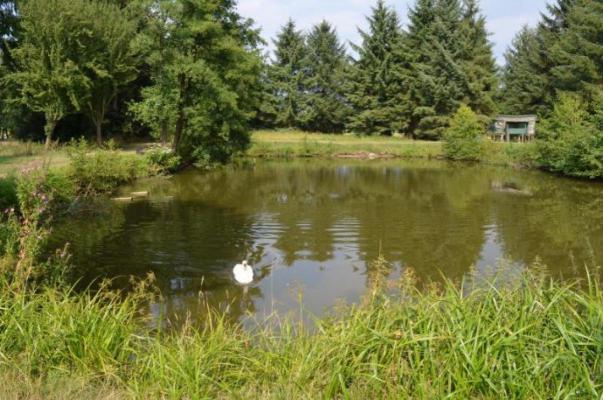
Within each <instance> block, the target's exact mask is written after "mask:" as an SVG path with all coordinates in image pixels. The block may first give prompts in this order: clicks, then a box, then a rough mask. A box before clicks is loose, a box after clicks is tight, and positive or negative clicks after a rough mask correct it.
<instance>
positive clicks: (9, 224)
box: [0, 209, 21, 275]
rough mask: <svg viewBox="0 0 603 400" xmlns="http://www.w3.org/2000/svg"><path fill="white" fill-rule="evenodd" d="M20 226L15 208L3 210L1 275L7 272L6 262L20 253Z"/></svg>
mask: <svg viewBox="0 0 603 400" xmlns="http://www.w3.org/2000/svg"><path fill="white" fill-rule="evenodd" d="M20 228H21V224H20V223H19V219H18V217H17V215H16V214H15V211H14V209H6V210H3V211H2V214H1V215H0V275H4V274H5V273H6V270H7V269H8V268H7V265H6V264H10V261H12V260H14V259H15V258H16V257H17V255H18V252H19V239H20V236H19V235H20V232H21V229H20ZM7 261H8V262H7Z"/></svg>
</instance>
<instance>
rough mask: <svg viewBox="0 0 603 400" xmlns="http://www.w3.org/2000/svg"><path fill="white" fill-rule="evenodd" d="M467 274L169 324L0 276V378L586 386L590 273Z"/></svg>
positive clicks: (203, 389)
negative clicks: (277, 318) (271, 317)
mask: <svg viewBox="0 0 603 400" xmlns="http://www.w3.org/2000/svg"><path fill="white" fill-rule="evenodd" d="M472 282H473V281H471V280H467V281H466V282H465V283H464V284H460V285H455V284H453V283H451V282H446V283H445V284H444V285H440V286H434V285H432V286H429V287H428V288H427V289H422V290H419V289H417V287H416V285H415V284H414V282H413V279H412V275H409V274H405V275H404V277H403V278H402V279H401V281H400V282H399V285H397V289H396V290H393V289H392V288H388V289H387V290H385V289H384V288H383V287H380V286H379V285H375V286H371V290H369V293H368V294H367V298H366V299H365V301H363V302H362V303H361V304H359V305H356V306H350V307H348V308H347V309H344V310H341V312H340V313H338V314H337V316H334V317H332V318H326V319H323V320H318V321H316V326H315V328H314V329H312V330H308V329H305V328H304V326H303V325H301V323H296V322H292V321H281V324H280V325H279V327H278V328H274V327H272V328H270V329H268V328H265V329H264V328H258V329H256V330H253V331H246V330H243V329H242V328H241V327H240V326H238V325H231V324H228V323H226V322H225V321H224V320H223V319H221V318H219V317H210V319H209V320H208V321H207V324H206V326H205V327H204V328H202V329H195V328H193V327H185V328H184V329H182V330H181V331H177V332H174V331H172V332H162V331H155V330H153V329H151V328H150V327H149V326H148V325H147V324H144V323H143V322H142V320H141V319H140V317H139V310H140V309H141V303H140V301H141V298H140V297H137V296H140V295H132V296H127V297H125V299H120V298H119V297H117V296H110V295H102V294H97V295H89V294H75V293H73V292H70V291H66V290H59V289H46V290H42V291H40V292H39V293H37V294H36V295H31V296H28V295H26V294H23V293H20V292H14V291H11V290H10V289H7V287H6V285H4V286H2V287H1V288H0V308H1V309H2V310H3V312H2V313H1V314H0V377H4V376H6V377H10V376H14V374H15V371H19V373H20V374H21V375H20V376H21V379H25V380H26V381H28V382H35V383H36V385H32V386H31V387H32V390H33V391H35V390H38V389H36V388H40V387H43V388H44V390H45V391H46V392H45V393H46V394H48V395H49V397H51V396H50V395H51V394H52V393H55V395H56V393H60V392H61V390H62V387H65V386H55V387H53V386H52V385H53V382H61V385H65V384H66V383H65V382H66V381H67V382H72V384H71V385H67V386H66V387H81V388H82V391H83V390H85V388H90V387H99V388H103V390H108V391H110V392H111V393H113V395H115V396H117V398H141V399H142V398H170V399H182V398H191V399H196V398H233V397H234V398H236V397H249V396H250V397H252V398H284V397H292V398H358V399H365V398H444V397H448V398H458V399H466V398H483V399H499V398H516V399H538V398H542V399H548V398H599V396H600V395H601V393H603V376H602V374H601V368H602V364H601V363H602V362H603V358H602V357H603V336H602V335H603V334H602V333H601V332H603V295H602V294H601V290H600V287H599V285H598V283H597V281H595V280H590V281H588V282H587V284H586V285H584V286H583V287H582V288H581V287H579V286H578V285H577V283H572V284H560V283H557V282H555V281H553V280H551V279H549V278H544V277H543V276H541V275H537V274H533V273H526V274H525V275H524V276H523V277H522V278H521V279H520V280H519V281H518V282H516V284H514V285H503V284H502V283H500V282H499V284H497V283H496V282H491V281H488V283H484V282H482V283H480V284H473V283H472ZM386 292H387V294H386ZM139 293H142V292H139ZM82 382H85V383H84V384H82ZM78 385H79V386H78ZM30 394H31V393H30ZM78 394H79V393H75V394H74V398H77V396H78Z"/></svg>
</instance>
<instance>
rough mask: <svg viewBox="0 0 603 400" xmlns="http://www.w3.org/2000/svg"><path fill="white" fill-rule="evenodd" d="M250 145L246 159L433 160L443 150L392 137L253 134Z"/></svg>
mask: <svg viewBox="0 0 603 400" xmlns="http://www.w3.org/2000/svg"><path fill="white" fill-rule="evenodd" d="M251 142H252V146H251V149H250V150H249V152H248V155H249V156H251V157H259V158H293V157H356V158H369V157H404V158H436V157H440V156H441V155H442V146H441V143H439V142H427V141H414V140H408V139H403V138H395V137H380V136H355V135H329V134H322V133H307V132H301V131H287V130H283V131H266V130H263V131H256V132H253V134H252V136H251ZM370 153H372V156H371V155H370Z"/></svg>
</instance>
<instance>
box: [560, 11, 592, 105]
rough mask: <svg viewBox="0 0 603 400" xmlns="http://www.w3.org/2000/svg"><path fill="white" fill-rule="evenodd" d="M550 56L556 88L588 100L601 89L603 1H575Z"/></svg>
mask: <svg viewBox="0 0 603 400" xmlns="http://www.w3.org/2000/svg"><path fill="white" fill-rule="evenodd" d="M551 58H552V59H553V61H554V64H555V66H554V67H553V69H552V75H553V82H554V84H555V88H556V89H558V90H562V91H569V92H576V93H578V94H580V95H581V96H583V97H584V98H585V99H586V100H587V101H588V102H589V103H592V101H593V99H595V98H597V97H598V96H599V94H600V93H601V92H603V0H577V1H576V2H575V3H574V6H573V7H572V8H571V10H570V12H569V14H568V17H567V28H566V29H565V30H564V31H563V32H562V33H561V35H560V37H559V41H558V42H557V43H556V44H555V46H553V48H552V51H551Z"/></svg>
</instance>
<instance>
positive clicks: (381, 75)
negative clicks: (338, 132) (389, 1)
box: [348, 0, 408, 135]
mask: <svg viewBox="0 0 603 400" xmlns="http://www.w3.org/2000/svg"><path fill="white" fill-rule="evenodd" d="M367 21H368V23H369V30H368V31H366V32H365V31H363V30H360V29H359V33H360V36H361V38H362V44H361V45H360V46H358V45H352V46H353V48H354V50H356V52H357V53H358V58H357V60H356V61H355V62H354V65H353V66H352V68H351V73H350V76H349V82H348V99H349V101H350V103H351V104H352V106H353V109H354V113H353V114H352V117H351V121H350V123H349V124H348V127H349V129H350V130H352V131H354V132H359V133H362V134H387V135H391V134H392V133H394V132H397V131H401V130H403V129H405V128H406V125H407V123H406V121H405V116H406V114H407V112H406V108H407V106H408V100H407V99H406V98H405V94H406V90H405V83H406V82H404V81H403V73H402V72H403V68H404V64H403V63H404V59H403V53H402V52H399V51H398V48H399V46H400V43H401V40H402V29H401V27H400V21H399V18H398V14H397V13H396V12H395V10H393V9H390V8H388V7H386V6H385V3H384V1H383V0H378V1H377V5H376V6H375V7H374V8H373V10H372V15H371V16H370V17H367Z"/></svg>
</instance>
